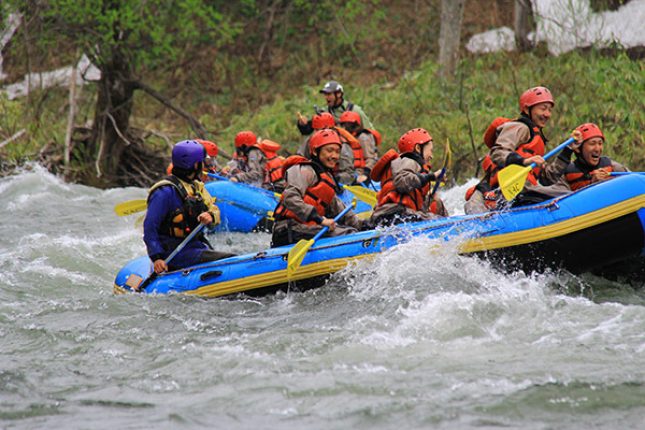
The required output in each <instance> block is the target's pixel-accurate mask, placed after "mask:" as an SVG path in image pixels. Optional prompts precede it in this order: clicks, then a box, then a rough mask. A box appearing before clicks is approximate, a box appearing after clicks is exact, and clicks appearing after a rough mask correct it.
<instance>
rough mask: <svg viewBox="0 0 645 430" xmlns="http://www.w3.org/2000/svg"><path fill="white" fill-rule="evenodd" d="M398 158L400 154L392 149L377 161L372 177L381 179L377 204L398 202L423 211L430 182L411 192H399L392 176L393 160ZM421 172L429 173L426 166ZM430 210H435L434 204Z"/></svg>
mask: <svg viewBox="0 0 645 430" xmlns="http://www.w3.org/2000/svg"><path fill="white" fill-rule="evenodd" d="M397 158H399V154H398V153H397V152H396V151H394V150H393V149H390V150H389V151H388V152H386V153H385V155H383V157H381V158H380V159H379V160H378V161H377V162H376V164H375V165H374V168H373V169H372V172H371V177H372V179H374V180H375V181H381V190H380V191H379V192H378V194H376V200H377V202H376V205H377V207H378V206H382V205H384V204H387V203H396V204H398V205H403V206H406V207H408V208H410V209H412V210H414V211H421V210H423V201H424V198H425V196H426V195H427V194H428V192H429V191H430V183H427V184H425V185H424V186H423V187H421V188H417V189H414V190H412V191H411V192H410V193H406V194H401V193H399V192H398V191H397V190H396V187H395V186H394V180H393V177H392V161H393V160H395V159H397ZM421 173H428V170H426V168H425V166H424V167H423V168H422V169H421ZM430 210H433V207H432V206H431V207H430ZM436 210H437V208H436V205H434V211H435V212H434V213H436Z"/></svg>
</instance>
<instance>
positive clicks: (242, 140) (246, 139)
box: [235, 130, 258, 148]
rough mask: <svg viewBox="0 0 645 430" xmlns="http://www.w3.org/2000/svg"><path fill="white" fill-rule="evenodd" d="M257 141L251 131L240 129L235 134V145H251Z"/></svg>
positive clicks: (237, 146)
mask: <svg viewBox="0 0 645 430" xmlns="http://www.w3.org/2000/svg"><path fill="white" fill-rule="evenodd" d="M257 142H258V138H257V136H256V135H255V133H253V132H252V131H248V130H245V131H240V132H239V133H238V134H237V135H236V136H235V147H236V148H242V147H244V146H253V145H255V144H256V143H257Z"/></svg>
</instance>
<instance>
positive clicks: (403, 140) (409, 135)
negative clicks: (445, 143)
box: [398, 128, 432, 154]
mask: <svg viewBox="0 0 645 430" xmlns="http://www.w3.org/2000/svg"><path fill="white" fill-rule="evenodd" d="M431 140H432V136H430V133H428V132H427V131H426V130H425V129H423V128H413V129H412V130H409V131H406V132H405V133H404V134H403V135H402V136H401V137H400V138H399V145H398V146H399V153H401V154H403V153H405V152H413V151H414V148H415V146H417V145H425V144H426V143H428V142H430V141H431Z"/></svg>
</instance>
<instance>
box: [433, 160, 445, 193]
mask: <svg viewBox="0 0 645 430" xmlns="http://www.w3.org/2000/svg"><path fill="white" fill-rule="evenodd" d="M445 175H446V166H443V167H442V168H441V172H439V176H438V177H437V179H435V183H434V187H432V193H430V197H432V196H434V195H435V193H436V192H437V190H438V189H439V185H441V180H442V179H443V177H444V176H445Z"/></svg>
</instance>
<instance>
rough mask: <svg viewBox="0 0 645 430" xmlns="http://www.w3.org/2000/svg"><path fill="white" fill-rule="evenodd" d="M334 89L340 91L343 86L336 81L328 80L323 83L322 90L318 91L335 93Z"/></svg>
mask: <svg viewBox="0 0 645 430" xmlns="http://www.w3.org/2000/svg"><path fill="white" fill-rule="evenodd" d="M336 91H340V92H341V93H342V92H343V86H342V85H341V84H339V83H338V82H336V81H329V82H327V83H326V84H325V86H324V87H322V90H320V93H321V94H330V93H335V92H336Z"/></svg>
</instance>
